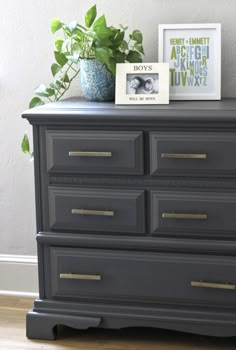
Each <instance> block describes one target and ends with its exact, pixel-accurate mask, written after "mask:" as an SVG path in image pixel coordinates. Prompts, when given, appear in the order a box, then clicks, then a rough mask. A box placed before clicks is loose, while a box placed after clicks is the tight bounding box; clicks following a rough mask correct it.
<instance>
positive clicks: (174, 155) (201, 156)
mask: <svg viewBox="0 0 236 350" xmlns="http://www.w3.org/2000/svg"><path fill="white" fill-rule="evenodd" d="M161 158H166V159H207V153H161Z"/></svg>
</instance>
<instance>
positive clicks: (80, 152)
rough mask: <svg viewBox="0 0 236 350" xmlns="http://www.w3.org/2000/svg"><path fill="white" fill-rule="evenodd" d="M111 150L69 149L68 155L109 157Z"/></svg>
mask: <svg viewBox="0 0 236 350" xmlns="http://www.w3.org/2000/svg"><path fill="white" fill-rule="evenodd" d="M111 156H112V153H111V152H88V151H70V152H69V157H111Z"/></svg>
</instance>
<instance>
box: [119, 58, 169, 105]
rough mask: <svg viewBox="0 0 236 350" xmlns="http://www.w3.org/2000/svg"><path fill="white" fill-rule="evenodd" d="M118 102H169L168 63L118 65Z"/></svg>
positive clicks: (124, 103) (148, 103) (125, 103)
mask: <svg viewBox="0 0 236 350" xmlns="http://www.w3.org/2000/svg"><path fill="white" fill-rule="evenodd" d="M115 103H116V104H123V105H127V104H147V105H150V104H168V103H169V64H168V63H119V64H117V65H116V94H115Z"/></svg>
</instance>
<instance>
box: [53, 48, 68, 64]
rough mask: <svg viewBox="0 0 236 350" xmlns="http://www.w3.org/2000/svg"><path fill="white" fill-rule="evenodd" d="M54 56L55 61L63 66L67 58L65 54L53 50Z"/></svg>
mask: <svg viewBox="0 0 236 350" xmlns="http://www.w3.org/2000/svg"><path fill="white" fill-rule="evenodd" d="M54 56H55V59H56V61H57V63H58V64H59V65H60V66H62V67H63V66H64V65H65V64H66V63H67V61H68V60H67V58H66V56H65V55H64V54H63V53H61V52H58V51H54Z"/></svg>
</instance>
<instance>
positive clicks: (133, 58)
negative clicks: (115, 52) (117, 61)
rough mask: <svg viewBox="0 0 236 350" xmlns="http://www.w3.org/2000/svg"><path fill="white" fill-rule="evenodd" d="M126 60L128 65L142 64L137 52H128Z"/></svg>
mask: <svg viewBox="0 0 236 350" xmlns="http://www.w3.org/2000/svg"><path fill="white" fill-rule="evenodd" d="M126 59H127V61H128V62H130V63H141V62H143V60H142V57H141V55H140V53H139V52H137V51H132V50H131V51H130V52H129V53H128V55H127V56H126Z"/></svg>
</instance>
